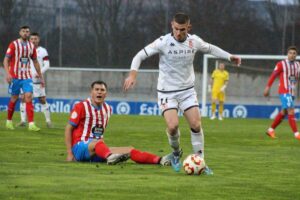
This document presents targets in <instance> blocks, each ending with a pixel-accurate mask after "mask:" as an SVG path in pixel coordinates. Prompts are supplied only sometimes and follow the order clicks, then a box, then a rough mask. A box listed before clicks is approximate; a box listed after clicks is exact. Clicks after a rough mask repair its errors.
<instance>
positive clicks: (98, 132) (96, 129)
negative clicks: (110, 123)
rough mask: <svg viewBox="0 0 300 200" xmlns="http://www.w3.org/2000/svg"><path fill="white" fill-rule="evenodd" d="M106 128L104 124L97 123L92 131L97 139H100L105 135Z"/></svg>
mask: <svg viewBox="0 0 300 200" xmlns="http://www.w3.org/2000/svg"><path fill="white" fill-rule="evenodd" d="M103 132H104V128H103V126H102V125H96V126H94V127H93V128H92V133H93V136H94V138H95V139H100V138H102V137H103Z"/></svg>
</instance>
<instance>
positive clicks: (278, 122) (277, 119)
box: [271, 112, 285, 129]
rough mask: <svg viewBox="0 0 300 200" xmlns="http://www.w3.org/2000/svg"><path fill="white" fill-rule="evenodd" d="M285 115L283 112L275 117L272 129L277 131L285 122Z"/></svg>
mask: <svg viewBox="0 0 300 200" xmlns="http://www.w3.org/2000/svg"><path fill="white" fill-rule="evenodd" d="M284 116H285V115H283V114H282V113H281V112H279V113H278V115H277V116H276V117H275V119H274V121H273V123H272V125H271V128H273V129H275V128H276V127H277V126H278V125H279V124H280V123H281V122H282V120H283V118H284Z"/></svg>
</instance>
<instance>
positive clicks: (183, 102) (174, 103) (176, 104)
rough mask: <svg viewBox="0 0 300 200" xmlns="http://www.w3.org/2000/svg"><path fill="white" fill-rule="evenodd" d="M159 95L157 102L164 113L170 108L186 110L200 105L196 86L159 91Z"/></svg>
mask: <svg viewBox="0 0 300 200" xmlns="http://www.w3.org/2000/svg"><path fill="white" fill-rule="evenodd" d="M157 97H158V99H157V103H158V105H159V107H160V109H161V111H162V114H163V113H164V112H165V111H166V110H170V109H176V110H178V109H180V111H182V112H185V111H186V110H188V109H190V108H192V107H199V103H198V99H197V93H196V91H195V89H194V88H191V89H187V90H183V91H179V92H170V93H162V92H158V93H157Z"/></svg>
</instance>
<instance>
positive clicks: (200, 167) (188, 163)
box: [183, 154, 206, 175]
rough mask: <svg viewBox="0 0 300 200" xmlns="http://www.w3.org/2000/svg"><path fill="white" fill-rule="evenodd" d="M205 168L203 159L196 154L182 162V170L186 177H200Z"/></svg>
mask: <svg viewBox="0 0 300 200" xmlns="http://www.w3.org/2000/svg"><path fill="white" fill-rule="evenodd" d="M205 166H206V165H205V161H204V159H203V158H201V157H200V156H199V155H197V154H191V155H189V156H188V157H186V159H184V161H183V169H184V171H185V173H186V174H188V175H200V174H201V173H202V172H203V171H204V169H205Z"/></svg>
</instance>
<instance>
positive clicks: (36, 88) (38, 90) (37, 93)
mask: <svg viewBox="0 0 300 200" xmlns="http://www.w3.org/2000/svg"><path fill="white" fill-rule="evenodd" d="M45 96H46V90H45V87H42V86H41V84H33V97H45Z"/></svg>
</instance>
